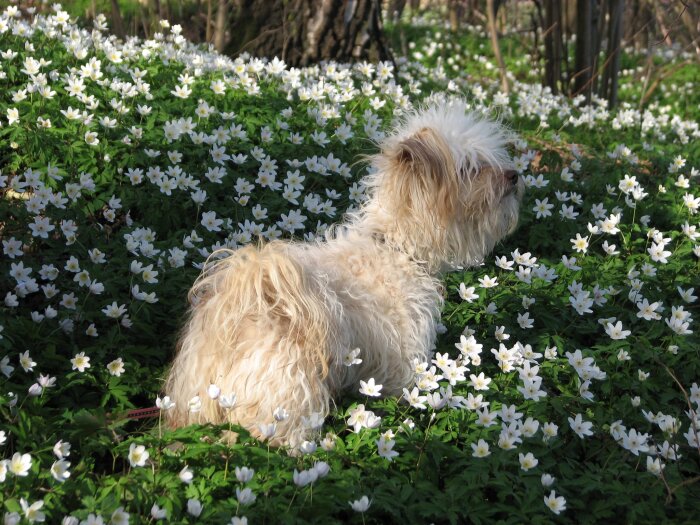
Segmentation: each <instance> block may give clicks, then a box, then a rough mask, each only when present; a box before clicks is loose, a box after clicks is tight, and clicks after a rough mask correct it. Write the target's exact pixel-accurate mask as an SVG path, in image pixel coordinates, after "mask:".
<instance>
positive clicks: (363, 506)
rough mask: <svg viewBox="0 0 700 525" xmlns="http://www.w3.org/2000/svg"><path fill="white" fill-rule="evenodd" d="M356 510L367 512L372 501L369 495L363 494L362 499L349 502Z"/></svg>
mask: <svg viewBox="0 0 700 525" xmlns="http://www.w3.org/2000/svg"><path fill="white" fill-rule="evenodd" d="M348 503H349V504H350V506H351V507H352V510H354V511H355V512H367V509H369V506H370V505H371V504H372V501H371V500H370V499H369V498H368V497H367V496H362V497H361V498H360V499H358V500H355V501H349V502H348Z"/></svg>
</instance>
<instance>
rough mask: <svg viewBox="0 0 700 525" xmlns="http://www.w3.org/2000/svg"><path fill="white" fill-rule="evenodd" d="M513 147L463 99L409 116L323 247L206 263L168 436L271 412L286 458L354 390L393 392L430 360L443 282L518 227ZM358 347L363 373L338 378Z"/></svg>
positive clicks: (194, 294) (256, 252)
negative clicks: (231, 400)
mask: <svg viewBox="0 0 700 525" xmlns="http://www.w3.org/2000/svg"><path fill="white" fill-rule="evenodd" d="M510 140H511V136H510V135H509V133H508V132H507V131H506V130H504V128H503V127H502V126H501V125H500V124H499V123H497V122H494V121H492V120H488V119H485V118H483V117H479V116H476V115H474V114H471V113H469V112H468V111H467V110H466V106H465V104H464V103H463V102H462V101H454V100H453V101H448V102H438V103H434V104H432V105H430V106H429V107H426V108H423V109H419V110H417V111H415V112H413V113H411V114H409V115H407V116H405V117H404V118H403V119H402V120H401V121H400V122H399V123H398V125H397V127H396V128H395V130H394V131H393V132H392V133H391V134H390V135H389V136H388V138H387V139H386V140H385V141H384V142H383V143H382V144H381V150H380V152H379V153H377V154H376V155H374V156H373V157H372V158H371V159H372V162H373V164H374V167H375V171H374V173H373V174H371V175H369V176H367V177H366V178H365V180H364V182H365V184H366V186H367V188H368V199H367V201H366V202H365V203H364V205H363V206H362V207H361V208H360V209H359V210H358V211H356V212H355V213H352V214H349V215H348V216H347V218H346V221H345V222H343V223H341V224H339V225H337V226H335V227H334V228H333V229H331V230H330V231H329V233H328V234H327V236H326V238H325V239H324V240H323V241H316V242H313V243H296V242H281V241H276V242H271V243H269V244H267V245H265V246H262V247H254V246H247V247H245V248H241V249H239V250H237V251H232V252H231V253H230V254H227V255H228V257H225V258H222V259H217V260H216V261H214V262H211V263H209V264H207V266H206V268H205V270H204V271H203V273H202V275H201V276H200V277H199V279H198V280H197V282H196V283H195V284H194V286H193V288H192V290H191V291H190V300H191V304H192V308H191V310H190V314H189V319H188V321H187V324H186V325H185V327H184V329H183V332H182V335H181V338H180V342H179V348H178V352H177V355H176V357H175V361H174V363H173V365H172V368H171V370H170V372H169V375H168V378H167V382H166V388H165V390H166V393H167V394H168V395H169V396H170V398H171V399H172V400H173V401H174V402H175V407H174V408H173V409H172V410H170V411H168V418H169V422H170V424H171V425H173V426H180V425H186V424H189V423H196V422H212V423H223V422H227V421H228V422H232V423H237V424H240V425H242V426H243V427H245V428H247V429H248V430H250V432H251V433H252V434H253V435H256V436H260V435H261V433H260V430H259V425H260V424H267V423H272V422H273V421H274V419H273V413H274V412H275V410H276V409H277V408H278V407H281V408H284V409H285V410H286V411H287V412H288V413H289V417H288V418H287V419H285V420H283V421H279V422H277V428H276V432H275V434H274V436H273V438H272V440H271V441H272V443H273V444H275V445H289V446H291V447H295V446H298V445H299V444H300V443H301V442H302V441H304V440H305V439H307V438H309V437H310V436H312V435H313V431H314V429H313V428H311V427H312V426H313V424H310V423H309V418H310V417H311V416H312V414H314V413H315V414H318V415H319V416H320V417H321V418H323V417H325V416H326V415H327V414H328V413H329V411H330V409H331V406H332V404H333V402H334V401H335V400H337V399H338V398H339V396H341V395H342V393H343V392H345V391H357V388H358V384H359V380H360V379H365V380H366V379H369V378H370V377H373V378H374V379H375V380H376V382H377V383H381V384H382V385H383V390H382V393H383V394H385V395H395V394H398V393H400V392H401V389H402V388H403V387H405V386H407V385H409V383H411V381H412V380H413V377H414V360H415V359H418V360H419V361H425V360H427V359H429V357H430V354H431V350H432V347H433V343H434V338H435V330H436V325H437V322H438V319H439V315H440V309H441V306H442V294H441V286H440V282H439V280H438V279H437V277H438V275H439V273H440V271H442V270H444V269H445V268H449V267H450V266H452V265H455V264H461V265H472V264H476V263H478V262H479V261H481V260H482V259H483V258H484V257H485V256H486V254H487V253H488V252H489V251H490V250H491V249H492V248H493V246H494V244H495V243H496V242H498V240H500V239H501V238H502V237H503V236H504V235H506V234H507V233H508V232H510V231H512V229H513V228H514V227H515V225H516V223H517V216H518V208H519V201H520V197H521V195H522V192H523V184H522V182H521V181H520V180H519V179H518V178H517V177H516V176H515V175H514V172H512V171H510V168H511V164H510V157H509V155H508V152H507V149H506V148H507V144H508V142H509V141H510ZM217 255H221V254H217ZM354 348H360V349H361V356H360V357H361V359H362V363H360V364H359V365H354V366H351V367H348V366H345V365H344V359H345V356H346V355H347V353H348V352H349V351H350V350H352V349H354ZM210 384H215V385H217V386H218V387H219V388H220V389H221V391H222V392H223V393H234V394H235V395H236V396H237V401H236V404H235V405H234V407H233V408H231V409H224V408H222V407H221V406H220V405H219V403H218V402H217V401H214V400H212V399H210V398H209V397H208V396H207V395H206V393H207V388H208V386H209V385H210ZM196 395H199V396H200V398H201V400H202V408H201V411H200V412H197V413H192V412H191V411H189V410H188V402H189V401H190V399H191V398H193V397H194V396H196ZM311 419H313V418H311Z"/></svg>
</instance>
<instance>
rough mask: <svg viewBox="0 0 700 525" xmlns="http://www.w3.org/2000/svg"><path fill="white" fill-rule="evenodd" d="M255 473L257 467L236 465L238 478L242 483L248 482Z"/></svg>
mask: <svg viewBox="0 0 700 525" xmlns="http://www.w3.org/2000/svg"><path fill="white" fill-rule="evenodd" d="M254 475H255V469H252V468H248V467H236V479H237V480H238V481H240V482H241V483H248V482H249V481H250V480H251V479H253V476H254Z"/></svg>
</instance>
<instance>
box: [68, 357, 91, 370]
mask: <svg viewBox="0 0 700 525" xmlns="http://www.w3.org/2000/svg"><path fill="white" fill-rule="evenodd" d="M70 362H71V364H72V365H73V367H72V370H77V371H78V372H85V369H86V368H90V358H89V357H88V356H86V355H85V352H80V353H79V354H75V357H74V358H73V359H71V360H70Z"/></svg>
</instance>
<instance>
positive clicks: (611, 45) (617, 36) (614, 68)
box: [600, 0, 625, 107]
mask: <svg viewBox="0 0 700 525" xmlns="http://www.w3.org/2000/svg"><path fill="white" fill-rule="evenodd" d="M624 3H625V2H624V0H608V49H607V52H606V59H605V67H604V69H603V78H602V80H601V86H600V94H601V96H602V97H604V98H606V99H607V100H608V103H609V104H610V107H613V106H615V105H616V104H617V79H618V74H619V72H620V53H621V50H620V46H621V43H622V27H623V23H622V14H623V12H624V8H625V6H624Z"/></svg>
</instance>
